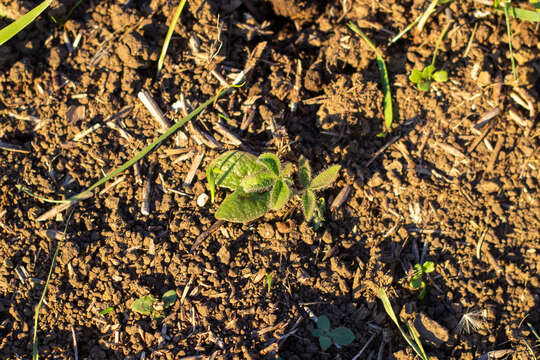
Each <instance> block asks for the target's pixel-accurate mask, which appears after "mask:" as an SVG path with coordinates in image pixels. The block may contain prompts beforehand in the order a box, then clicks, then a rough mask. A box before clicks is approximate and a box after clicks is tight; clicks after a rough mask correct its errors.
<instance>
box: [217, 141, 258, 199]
mask: <svg viewBox="0 0 540 360" xmlns="http://www.w3.org/2000/svg"><path fill="white" fill-rule="evenodd" d="M264 169H265V166H263V165H262V164H260V163H259V162H258V161H257V158H256V157H255V156H254V155H251V154H249V153H246V152H242V151H236V150H232V151H227V152H225V153H223V154H221V155H220V156H219V157H218V158H216V159H215V160H214V161H212V163H211V164H210V165H209V166H208V169H207V170H206V175H207V178H208V184H209V186H210V192H211V193H214V192H215V186H216V185H217V186H221V187H225V188H228V189H231V190H236V189H238V188H239V187H240V182H241V181H242V179H243V178H245V177H246V176H248V175H251V174H255V173H258V172H261V171H263V170H264ZM212 182H213V184H214V185H212Z"/></svg>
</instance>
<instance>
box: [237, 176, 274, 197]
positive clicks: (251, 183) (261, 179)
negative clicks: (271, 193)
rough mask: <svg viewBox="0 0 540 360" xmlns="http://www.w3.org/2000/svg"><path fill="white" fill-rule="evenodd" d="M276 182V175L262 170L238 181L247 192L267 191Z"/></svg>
mask: <svg viewBox="0 0 540 360" xmlns="http://www.w3.org/2000/svg"><path fill="white" fill-rule="evenodd" d="M275 182H276V177H275V176H274V175H272V174H270V173H269V172H266V171H262V172H260V173H257V174H253V175H249V176H246V177H245V178H243V179H242V181H241V182H240V185H241V186H242V189H243V190H244V191H245V192H247V193H252V192H263V191H268V190H270V189H271V188H272V185H274V183H275Z"/></svg>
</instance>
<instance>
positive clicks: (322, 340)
mask: <svg viewBox="0 0 540 360" xmlns="http://www.w3.org/2000/svg"><path fill="white" fill-rule="evenodd" d="M319 345H321V350H322V351H326V350H328V349H329V348H330V346H332V339H330V338H329V337H328V336H324V335H321V336H319Z"/></svg>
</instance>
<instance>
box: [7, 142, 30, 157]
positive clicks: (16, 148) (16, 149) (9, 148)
mask: <svg viewBox="0 0 540 360" xmlns="http://www.w3.org/2000/svg"><path fill="white" fill-rule="evenodd" d="M0 149H1V150H6V151H12V152H18V153H22V154H29V153H30V151H28V150H26V149H23V148H22V147H20V146H17V145H11V144H8V143H5V142H2V141H0Z"/></svg>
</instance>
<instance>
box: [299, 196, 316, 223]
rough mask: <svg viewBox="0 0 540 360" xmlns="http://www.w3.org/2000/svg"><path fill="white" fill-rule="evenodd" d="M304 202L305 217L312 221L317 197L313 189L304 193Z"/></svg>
mask: <svg viewBox="0 0 540 360" xmlns="http://www.w3.org/2000/svg"><path fill="white" fill-rule="evenodd" d="M302 204H303V205H304V217H305V218H306V221H310V220H311V218H312V217H313V213H314V211H315V205H316V199H315V194H314V193H313V191H311V190H306V192H304V195H302Z"/></svg>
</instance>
